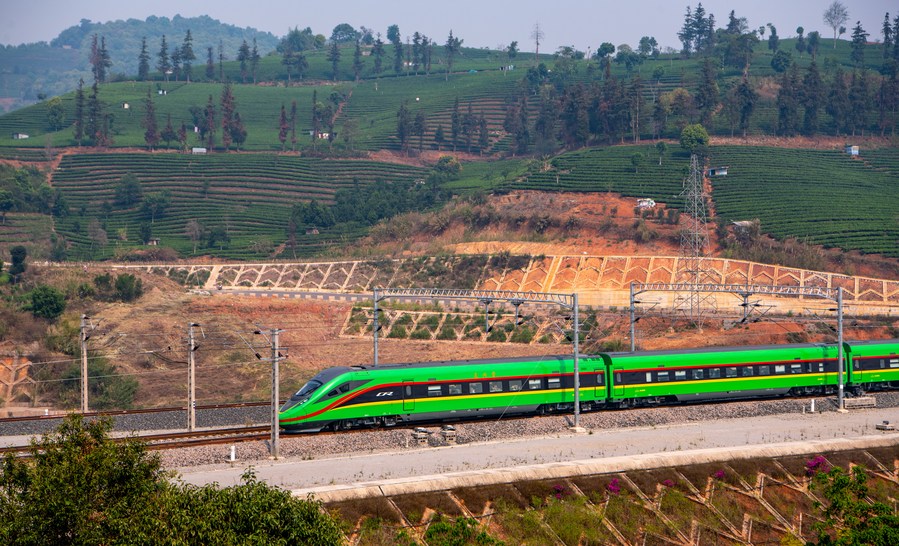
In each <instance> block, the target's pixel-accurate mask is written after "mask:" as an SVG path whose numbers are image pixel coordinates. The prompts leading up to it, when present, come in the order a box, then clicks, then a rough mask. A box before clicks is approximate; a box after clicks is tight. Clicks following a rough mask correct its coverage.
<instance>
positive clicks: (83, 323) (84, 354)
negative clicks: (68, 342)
mask: <svg viewBox="0 0 899 546" xmlns="http://www.w3.org/2000/svg"><path fill="white" fill-rule="evenodd" d="M89 318H90V317H89V316H87V315H81V413H87V407H88V403H87V339H88V338H89V337H90V336H89V335H88V333H87V321H88V319H89Z"/></svg>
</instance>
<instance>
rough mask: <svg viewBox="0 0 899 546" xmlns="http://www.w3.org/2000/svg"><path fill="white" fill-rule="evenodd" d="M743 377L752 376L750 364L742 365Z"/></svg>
mask: <svg viewBox="0 0 899 546" xmlns="http://www.w3.org/2000/svg"><path fill="white" fill-rule="evenodd" d="M742 370H743V377H751V376H752V366H743V368H742Z"/></svg>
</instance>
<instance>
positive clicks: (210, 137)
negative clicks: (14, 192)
mask: <svg viewBox="0 0 899 546" xmlns="http://www.w3.org/2000/svg"><path fill="white" fill-rule="evenodd" d="M210 49H211V48H210ZM203 115H204V117H205V120H206V134H205V136H206V148H207V149H208V150H209V151H210V152H211V151H212V148H213V146H214V145H215V103H213V102H212V95H209V100H208V101H207V102H206V108H205V109H204V110H203Z"/></svg>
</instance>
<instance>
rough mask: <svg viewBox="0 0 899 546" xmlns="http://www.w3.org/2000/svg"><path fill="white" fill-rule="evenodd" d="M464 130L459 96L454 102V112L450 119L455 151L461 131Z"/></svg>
mask: <svg viewBox="0 0 899 546" xmlns="http://www.w3.org/2000/svg"><path fill="white" fill-rule="evenodd" d="M461 132H462V114H461V113H459V97H456V100H455V102H453V113H452V116H451V121H450V138H451V139H452V140H453V152H455V151H456V145H457V144H458V142H459V133H461Z"/></svg>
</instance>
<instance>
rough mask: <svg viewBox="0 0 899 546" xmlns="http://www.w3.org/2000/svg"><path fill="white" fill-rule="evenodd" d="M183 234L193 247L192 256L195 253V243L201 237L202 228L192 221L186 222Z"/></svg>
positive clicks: (198, 223)
mask: <svg viewBox="0 0 899 546" xmlns="http://www.w3.org/2000/svg"><path fill="white" fill-rule="evenodd" d="M184 233H185V235H187V238H188V239H190V242H191V243H193V245H194V252H193V253H194V254H196V253H197V242H198V241H199V240H200V239H201V238H202V237H203V226H201V225H200V222H197V221H196V220H194V219H191V220H188V221H187V225H185V226H184Z"/></svg>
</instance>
